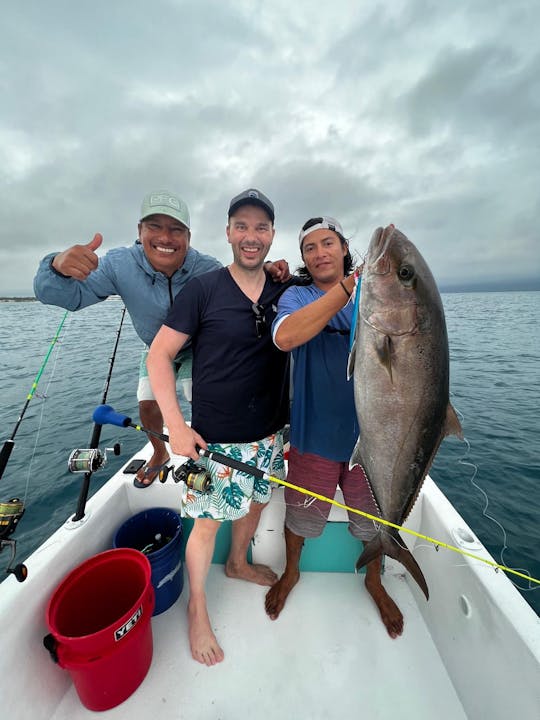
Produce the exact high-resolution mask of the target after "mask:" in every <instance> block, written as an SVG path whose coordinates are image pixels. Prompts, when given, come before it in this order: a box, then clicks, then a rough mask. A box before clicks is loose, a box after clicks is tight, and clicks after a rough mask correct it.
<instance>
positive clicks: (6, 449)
mask: <svg viewBox="0 0 540 720" xmlns="http://www.w3.org/2000/svg"><path fill="white" fill-rule="evenodd" d="M67 316H68V310H66V312H65V313H64V317H63V318H62V320H61V321H60V325H58V328H57V330H56V334H55V336H54V337H53V339H52V340H51V344H50V345H49V349H48V351H47V354H46V355H45V359H44V360H43V362H42V363H41V367H40V368H39V372H38V374H37V375H36V377H35V380H34V382H33V383H32V387H31V388H30V392H29V393H28V395H27V396H26V402H25V403H24V406H23V409H22V410H21V413H20V415H19V417H18V419H17V423H16V424H15V428H14V429H13V432H12V433H11V437H10V438H9V440H6V441H5V442H4V445H3V447H2V451H1V452H0V479H1V478H2V475H3V474H4V470H5V469H6V465H7V463H8V460H9V456H10V455H11V451H12V450H13V448H14V447H15V435H16V434H17V430H18V429H19V425H20V424H21V422H22V421H23V418H24V415H25V413H26V410H27V408H28V405H29V404H30V400H31V399H32V398H33V397H34V394H35V392H36V388H37V386H38V383H39V381H40V379H41V376H42V374H43V371H44V370H45V366H46V365H47V362H48V361H49V358H50V356H51V353H52V351H53V349H54V346H55V345H56V343H57V341H58V336H59V335H60V331H61V330H62V327H63V325H64V322H65V320H66V317H67Z"/></svg>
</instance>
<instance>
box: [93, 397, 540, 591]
mask: <svg viewBox="0 0 540 720" xmlns="http://www.w3.org/2000/svg"><path fill="white" fill-rule="evenodd" d="M93 418H94V422H96V423H101V424H107V423H108V424H111V425H118V426H119V427H124V428H126V427H131V428H134V429H135V430H138V431H139V432H143V433H146V434H147V435H153V436H154V437H157V438H159V439H160V440H163V441H164V442H169V436H168V435H165V434H164V433H158V432H154V431H153V430H150V429H148V428H145V427H143V426H142V425H137V424H136V423H132V422H131V418H130V417H127V415H122V414H120V413H117V412H116V411H115V410H114V408H112V407H111V406H110V405H100V406H98V407H97V408H96V409H95V410H94V414H93ZM199 455H200V456H201V457H207V458H210V459H212V460H215V461H216V462H218V463H221V464H223V465H227V466H228V467H231V468H233V469H236V470H240V471H242V472H245V473H249V474H250V475H253V476H254V477H257V478H263V479H265V480H269V481H270V482H276V483H278V484H279V485H284V486H285V487H288V488H291V489H292V490H296V491H297V492H300V493H303V494H304V495H309V496H311V497H314V498H316V499H317V500H322V501H324V502H327V503H330V504H331V505H335V506H336V507H340V508H342V509H343V510H348V511H349V512H352V513H355V514H356V515H361V516H363V517H365V518H368V520H373V521H374V522H376V523H378V524H380V525H386V526H387V527H391V528H394V529H395V530H401V531H403V532H405V533H407V534H409V535H413V536H414V537H417V538H419V539H421V540H426V541H427V542H430V543H432V544H433V545H436V546H437V549H439V548H446V549H447V550H452V551H453V552H457V553H459V554H460V555H463V556H465V557H470V558H472V559H473V560H479V561H480V562H483V563H485V564H486V565H490V566H491V567H493V568H494V569H495V570H503V571H504V572H507V573H512V574H513V575H518V576H520V577H522V578H525V580H529V582H534V583H537V584H538V585H540V580H538V579H536V578H533V577H531V576H527V575H524V574H523V573H520V572H518V571H517V570H514V569H512V568H509V567H506V566H505V565H502V564H499V563H496V562H495V561H494V560H489V559H487V558H483V557H481V556H480V555H475V554H474V553H471V552H469V551H467V550H463V549H461V548H458V547H455V546H454V545H450V544H449V543H446V542H443V541H442V540H436V539H435V538H432V537H430V536H429V535H424V534H423V533H419V532H416V530H412V529H411V528H407V527H404V526H403V525H398V524H397V523H393V522H391V521H390V520H385V519H384V518H381V517H377V516H376V515H371V514H370V513H367V512H364V511H363V510H358V509H357V508H353V507H349V506H348V505H345V504H344V503H341V502H339V501H337V500H335V499H333V498H328V497H325V496H324V495H320V494H319V493H315V492H311V491H310V490H306V489H305V488H303V487H300V486H298V485H293V484H292V483H290V482H288V481H287V480H281V478H278V477H275V476H273V475H269V474H268V473H266V472H264V471H263V470H261V469H260V468H257V467H254V466H252V465H247V464H246V463H243V462H240V461H239V460H235V459H234V458H232V457H230V456H228V455H223V454H222V453H218V452H214V451H210V450H203V449H202V448H201V449H200V450H199Z"/></svg>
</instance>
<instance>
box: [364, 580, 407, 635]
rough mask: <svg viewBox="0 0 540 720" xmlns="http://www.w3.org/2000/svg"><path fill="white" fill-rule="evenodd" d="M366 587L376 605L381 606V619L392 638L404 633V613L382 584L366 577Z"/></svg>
mask: <svg viewBox="0 0 540 720" xmlns="http://www.w3.org/2000/svg"><path fill="white" fill-rule="evenodd" d="M366 588H367V590H368V592H369V594H370V595H371V597H372V598H373V601H374V602H375V605H376V606H377V607H378V608H379V613H380V615H381V619H382V621H383V624H384V626H385V628H386V630H387V631H388V634H389V635H390V637H391V638H392V639H394V638H397V637H399V636H400V635H401V634H402V633H403V614H402V612H401V610H400V609H399V608H398V606H397V605H396V603H395V602H394V601H393V600H392V598H391V597H390V595H389V594H388V593H387V592H386V590H385V589H384V587H383V586H382V584H380V583H371V582H368V580H367V578H366Z"/></svg>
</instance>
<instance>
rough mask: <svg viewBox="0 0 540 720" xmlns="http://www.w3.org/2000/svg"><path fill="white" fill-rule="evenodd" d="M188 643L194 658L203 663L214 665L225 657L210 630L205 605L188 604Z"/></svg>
mask: <svg viewBox="0 0 540 720" xmlns="http://www.w3.org/2000/svg"><path fill="white" fill-rule="evenodd" d="M188 622H189V644H190V646H191V655H192V657H193V659H194V660H197V662H200V663H202V664H203V665H208V666H211V665H216V664H217V663H219V662H221V661H222V660H223V658H224V657H225V655H224V653H223V650H222V649H221V647H220V646H219V643H218V641H217V639H216V636H215V635H214V633H213V632H212V627H211V625H210V618H209V617H208V611H207V609H206V605H202V606H197V605H196V604H195V603H191V602H190V603H189V605H188Z"/></svg>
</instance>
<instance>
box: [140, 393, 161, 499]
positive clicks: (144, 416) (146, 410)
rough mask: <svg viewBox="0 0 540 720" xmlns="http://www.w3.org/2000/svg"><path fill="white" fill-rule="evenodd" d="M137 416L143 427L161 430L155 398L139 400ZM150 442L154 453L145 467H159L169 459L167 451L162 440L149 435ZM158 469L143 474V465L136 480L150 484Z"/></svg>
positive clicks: (159, 415)
mask: <svg viewBox="0 0 540 720" xmlns="http://www.w3.org/2000/svg"><path fill="white" fill-rule="evenodd" d="M139 417H140V419H141V424H142V426H143V427H146V428H148V429H149V430H154V431H155V432H159V433H160V432H163V417H162V415H161V411H160V409H159V405H158V404H157V402H156V401H155V400H141V401H140V402H139ZM149 439H150V442H151V443H152V445H153V447H154V454H153V455H152V457H151V458H150V460H149V461H148V463H147V464H146V465H147V467H159V466H160V465H162V464H163V463H165V462H167V460H168V459H169V453H168V452H167V448H166V447H165V443H164V442H163V440H160V439H159V438H155V437H152V436H151V435H150V436H149ZM157 474H158V471H157V470H156V471H155V472H150V473H147V474H146V475H145V473H144V467H143V468H141V469H140V470H139V472H138V473H137V480H139V482H143V483H144V484H145V485H150V484H151V483H152V482H153V481H154V480H155V478H156V475H157Z"/></svg>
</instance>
